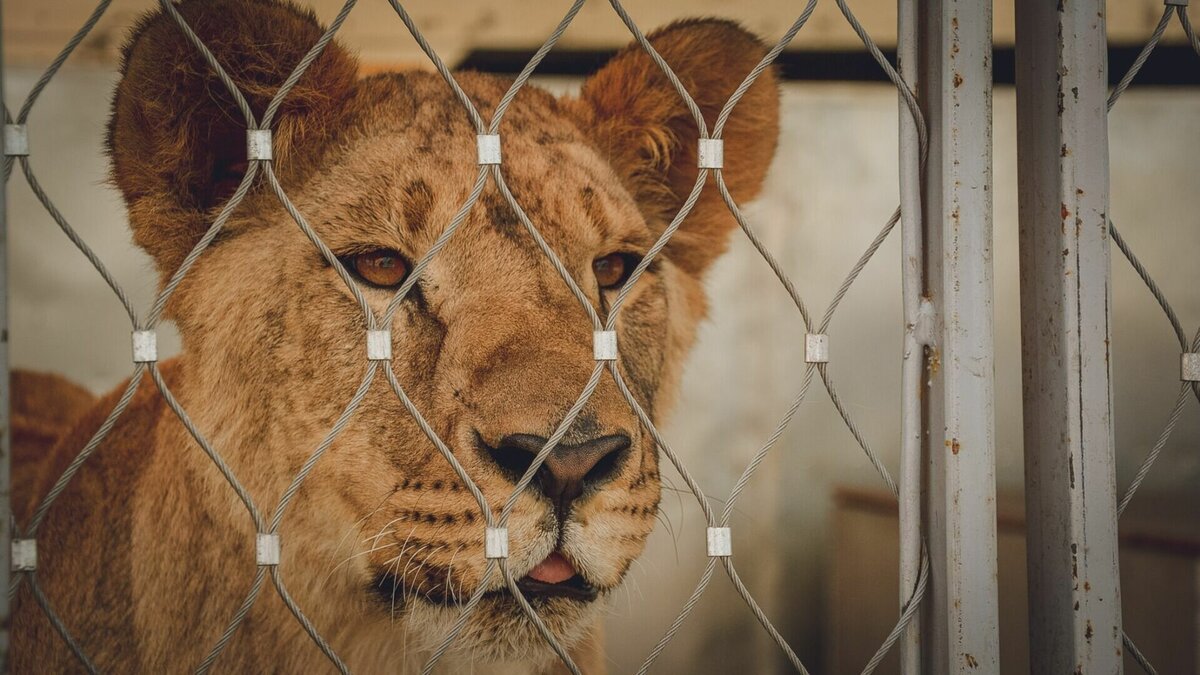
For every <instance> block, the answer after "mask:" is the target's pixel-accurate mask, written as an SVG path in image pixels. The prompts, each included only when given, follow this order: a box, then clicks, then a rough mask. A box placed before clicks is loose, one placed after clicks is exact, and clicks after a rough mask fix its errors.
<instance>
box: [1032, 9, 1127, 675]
mask: <svg viewBox="0 0 1200 675" xmlns="http://www.w3.org/2000/svg"><path fill="white" fill-rule="evenodd" d="M1016 10H1017V48H1016V58H1017V131H1018V133H1017V152H1018V155H1017V157H1018V188H1019V198H1020V210H1019V218H1020V264H1021V341H1022V360H1023V363H1024V397H1025V398H1024V401H1025V406H1024V409H1025V481H1026V490H1025V504H1026V512H1027V520H1028V523H1029V528H1028V566H1029V609H1030V622H1029V634H1030V650H1029V654H1030V661H1031V663H1030V669H1031V671H1032V672H1034V673H1068V672H1069V673H1080V674H1081V675H1082V674H1086V675H1092V674H1098V673H1120V672H1121V669H1122V666H1121V652H1122V647H1121V595H1120V577H1119V575H1118V566H1117V517H1116V481H1115V462H1114V439H1113V425H1112V423H1113V419H1112V385H1111V380H1110V365H1109V337H1110V335H1111V329H1110V315H1109V307H1110V298H1111V289H1110V284H1109V237H1108V222H1107V211H1108V129H1107V115H1106V113H1105V96H1106V87H1107V72H1106V71H1107V63H1106V53H1105V46H1106V45H1105V20H1104V14H1105V4H1104V0H1071V1H1070V2H1060V3H1057V4H1056V3H1053V2H1044V1H1043V0H1018V2H1017V4H1016Z"/></svg>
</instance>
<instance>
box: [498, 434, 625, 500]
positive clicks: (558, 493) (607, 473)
mask: <svg viewBox="0 0 1200 675" xmlns="http://www.w3.org/2000/svg"><path fill="white" fill-rule="evenodd" d="M546 442H547V439H546V438H543V437H542V436H535V435H533V434H512V435H510V436H505V437H504V438H503V439H501V440H500V444H499V445H498V446H496V447H495V448H491V447H487V448H486V449H487V454H488V455H489V456H490V457H491V458H492V460H493V461H494V462H496V464H498V465H499V466H500V468H501V469H502V470H503V471H504V472H505V473H506V474H507V475H508V476H509V478H510V479H512V481H513V482H514V483H515V482H517V481H518V480H520V478H521V476H524V475H525V471H526V470H527V469H529V465H531V464H533V458H534V457H535V456H537V454H538V453H539V452H541V450H542V448H544V447H545V446H546ZM629 445H630V440H629V436H626V435H625V434H613V435H610V436H601V437H599V438H594V439H592V440H589V441H585V442H583V443H579V444H577V445H564V444H562V443H559V444H558V445H557V446H555V448H554V450H553V451H552V452H551V453H550V455H549V456H548V457H546V461H545V463H543V464H542V466H541V468H540V469H538V473H537V477H536V479H535V481H534V484H535V485H537V486H538V487H539V488H540V489H541V491H542V494H544V495H546V497H548V498H549V499H550V501H552V502H554V505H555V506H556V507H557V508H558V510H559V511H560V512H565V511H566V509H567V507H568V506H570V504H571V502H572V501H574V500H576V499H578V498H579V496H580V495H582V494H583V493H584V491H585V490H587V489H588V488H592V487H596V486H598V485H600V484H602V483H605V482H607V481H609V480H611V479H612V478H613V476H616V475H617V474H618V473H620V471H621V466H622V465H623V464H624V463H625V459H626V457H627V456H628V455H629V453H628V452H627V451H628V450H629Z"/></svg>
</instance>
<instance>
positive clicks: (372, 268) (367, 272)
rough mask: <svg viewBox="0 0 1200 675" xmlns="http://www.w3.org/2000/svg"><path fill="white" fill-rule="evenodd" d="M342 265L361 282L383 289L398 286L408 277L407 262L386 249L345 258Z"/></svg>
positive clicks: (402, 257) (396, 253)
mask: <svg viewBox="0 0 1200 675" xmlns="http://www.w3.org/2000/svg"><path fill="white" fill-rule="evenodd" d="M342 264H344V265H345V266H346V267H347V268H349V269H350V270H351V271H352V272H354V273H355V274H357V275H358V277H359V278H360V279H362V280H363V281H365V282H367V283H369V284H371V285H373V286H380V287H383V288H394V287H396V286H399V285H400V284H401V283H403V282H404V278H405V277H407V276H408V261H406V260H405V259H404V256H402V255H400V254H399V253H398V252H396V251H393V250H392V249H388V248H381V249H376V250H374V251H366V252H364V253H356V254H354V255H351V256H346V257H345V258H342Z"/></svg>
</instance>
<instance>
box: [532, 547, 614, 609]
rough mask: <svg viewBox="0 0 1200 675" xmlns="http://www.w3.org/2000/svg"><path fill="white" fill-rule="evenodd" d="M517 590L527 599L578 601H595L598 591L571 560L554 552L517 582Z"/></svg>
mask: <svg viewBox="0 0 1200 675" xmlns="http://www.w3.org/2000/svg"><path fill="white" fill-rule="evenodd" d="M517 588H519V589H521V592H522V593H524V594H525V595H526V596H527V597H547V598H549V597H564V598H574V599H576V600H584V601H590V600H595V599H596V595H597V594H598V591H597V590H596V587H595V586H592V585H591V584H590V583H588V581H587V579H584V578H583V576H582V575H580V574H579V572H577V571H576V570H575V566H574V565H572V564H571V561H570V560H567V557H566V556H564V555H563V554H562V553H560V552H559V551H554V552H553V553H551V554H550V555H548V556H546V559H545V560H543V561H542V562H540V563H538V564H537V566H535V567H534V568H533V569H531V570H529V574H527V575H525V576H524V577H521V579H520V580H519V581H517Z"/></svg>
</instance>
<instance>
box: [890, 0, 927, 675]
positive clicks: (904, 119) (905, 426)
mask: <svg viewBox="0 0 1200 675" xmlns="http://www.w3.org/2000/svg"><path fill="white" fill-rule="evenodd" d="M896 11H897V35H898V37H899V39H898V43H897V50H896V57H897V62H898V66H899V71H900V76H901V77H902V78H903V79H904V80H905V81H906V82H908V84H909V86H910V87H912V88H914V89H915V88H917V87H918V85H919V81H918V68H917V17H916V12H917V7H916V2H903V1H901V2H897V6H896ZM898 100H899V105H900V233H901V253H900V255H901V267H900V277H901V285H902V286H903V293H904V323H905V330H904V345H903V356H902V358H903V361H902V365H901V371H900V391H901V394H900V397H901V398H900V436H901V437H900V484H899V487H900V606H901V610H902V611H903V608H904V606H905V604H906V603H907V602H908V601H909V600H910V599H911V597H912V592H913V589H914V588H915V587H916V585H917V577H918V575H919V573H920V565H921V460H922V455H921V448H922V444H921V439H922V434H921V420H922V419H923V414H922V413H923V403H924V401H925V400H926V399H925V397H924V396H923V395H922V391H921V389H922V388H923V387H924V386H925V376H924V371H925V364H926V360H925V347H926V345H927V344H928V342H929V337H930V336H929V330H928V323H929V321H928V320H927V317H926V313H925V312H923V311H922V309H923V307H924V304H923V303H922V300H923V299H924V296H925V252H924V250H923V246H924V236H923V233H922V222H921V162H920V143H919V138H918V134H917V125H916V122H915V121H914V120H913V116H912V111H910V110H909V107H908V105H907V103H906V102H905V100H904V97H903V96H899V97H898ZM900 672H901V673H902V674H903V675H920V674H921V615H920V614H917V615H916V616H914V617H913V619H912V621H911V622H910V623H909V624H908V626H907V628H905V630H904V635H902V636H901V638H900Z"/></svg>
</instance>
